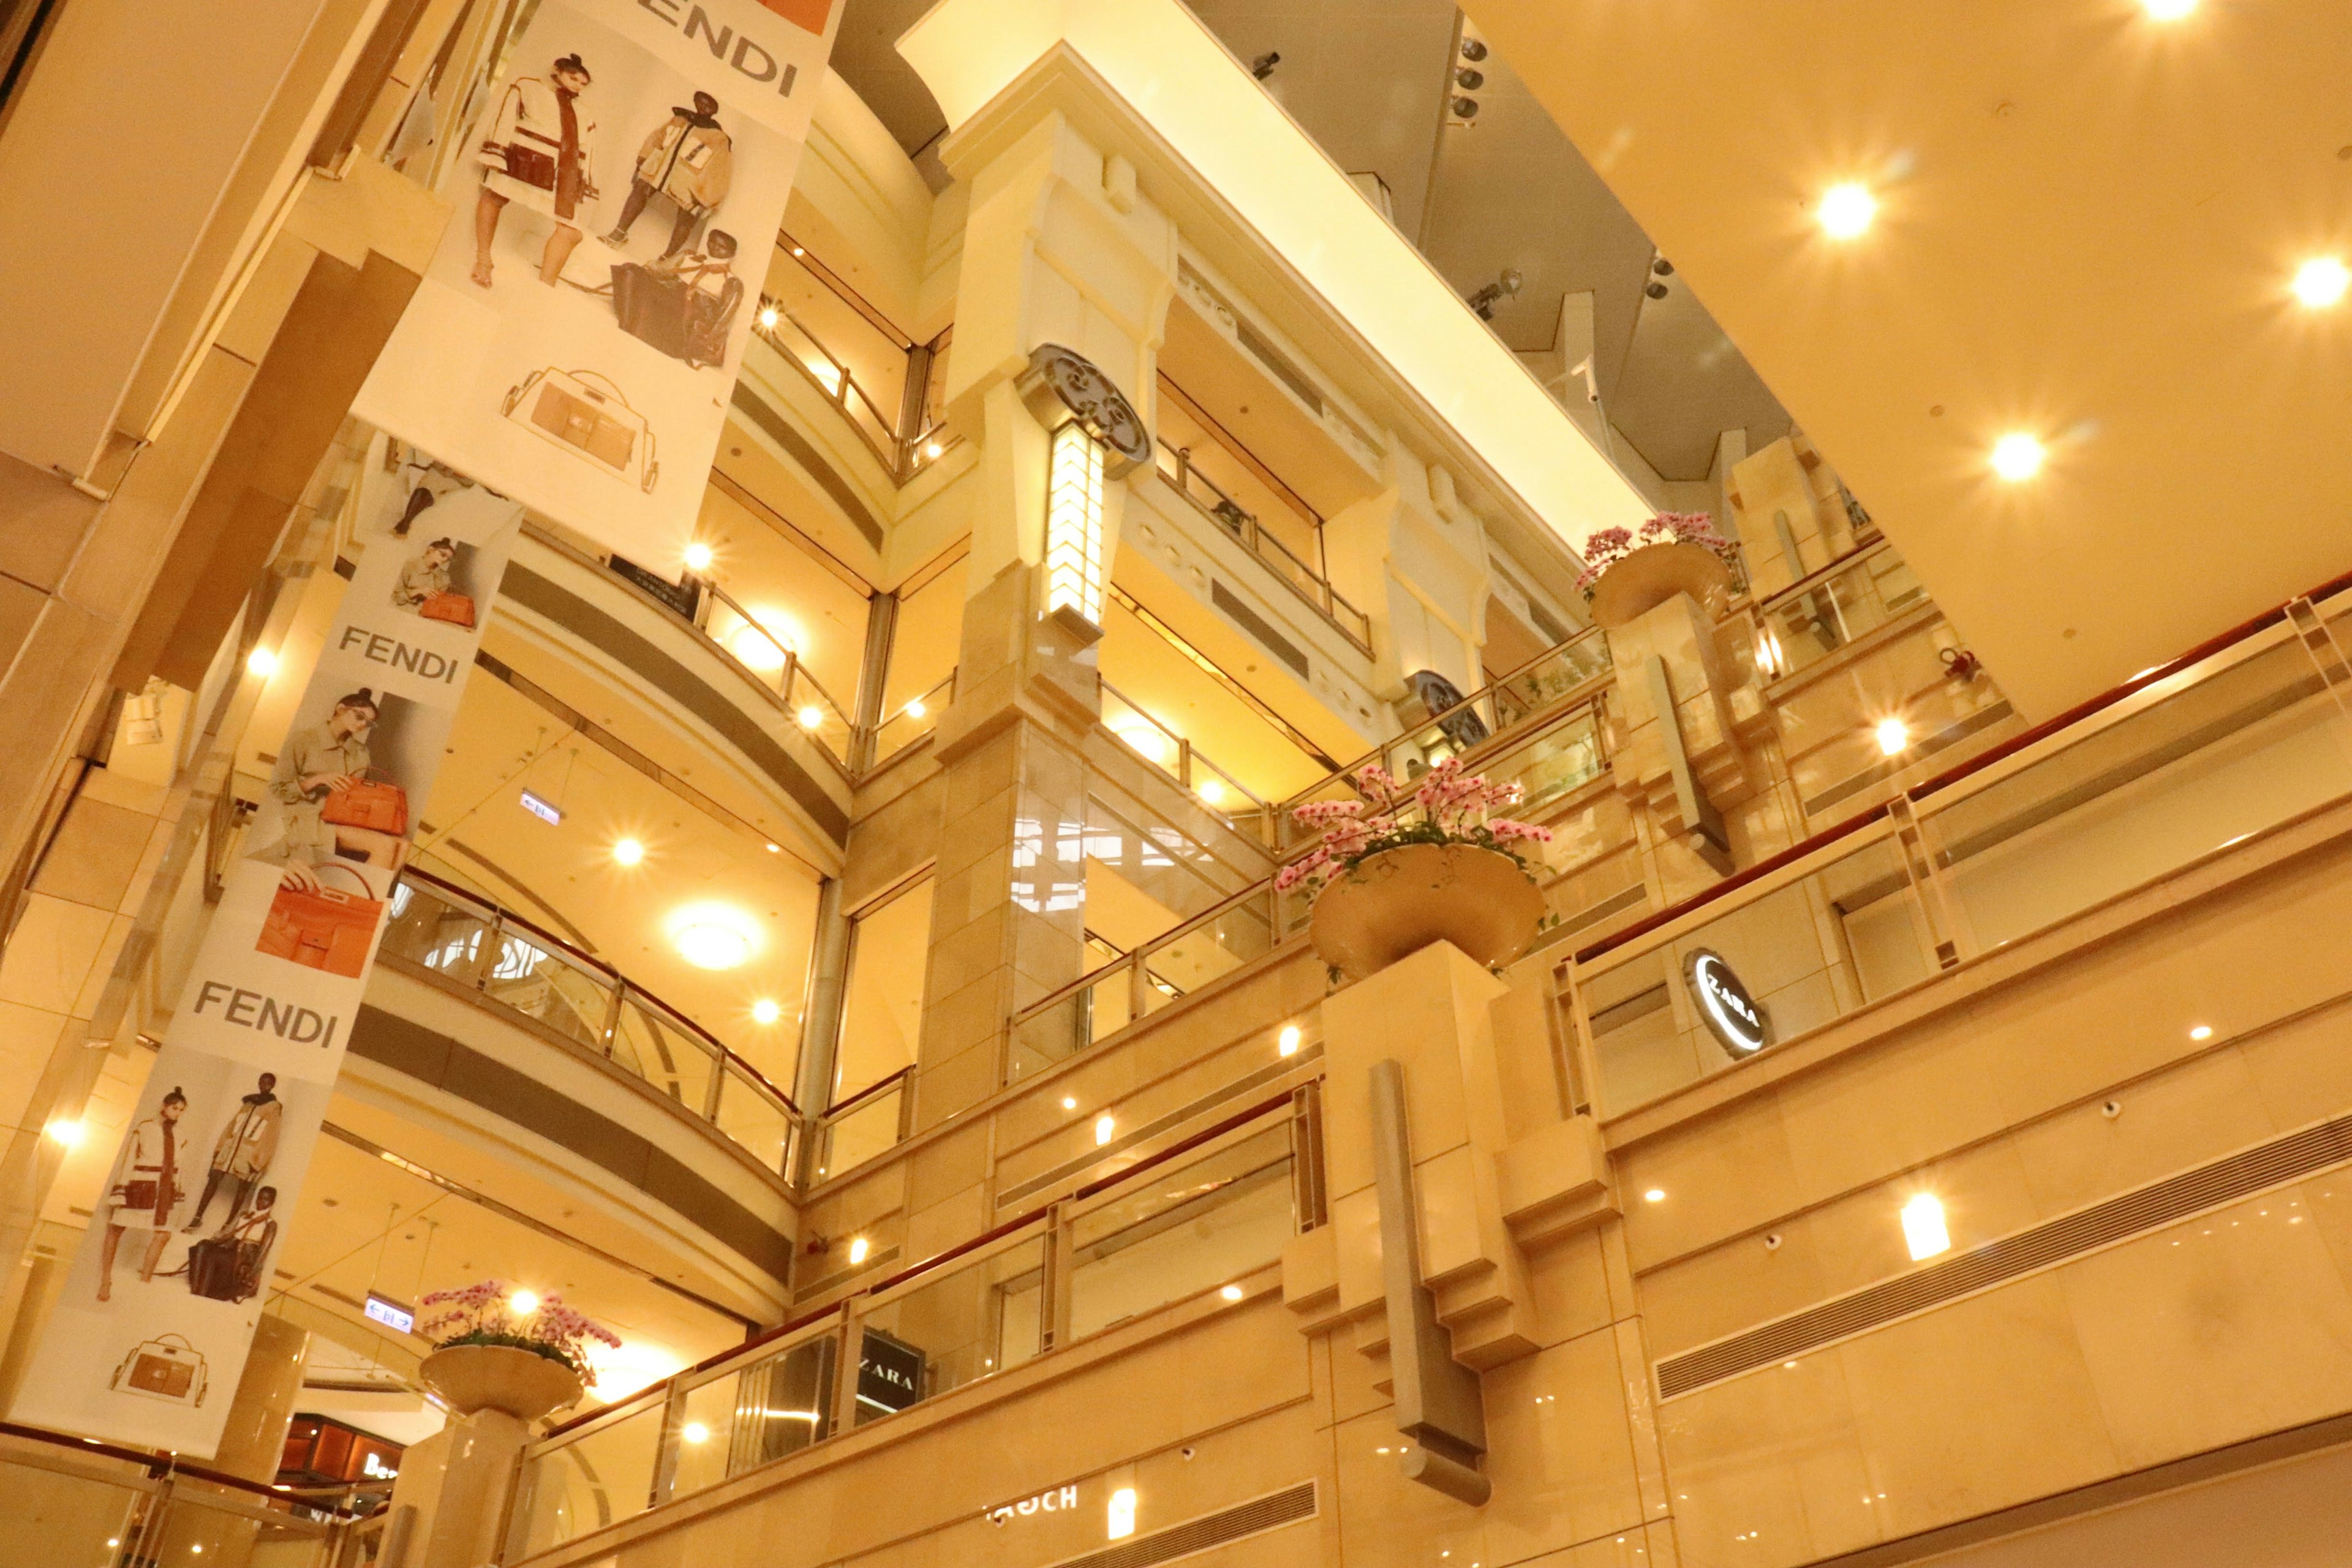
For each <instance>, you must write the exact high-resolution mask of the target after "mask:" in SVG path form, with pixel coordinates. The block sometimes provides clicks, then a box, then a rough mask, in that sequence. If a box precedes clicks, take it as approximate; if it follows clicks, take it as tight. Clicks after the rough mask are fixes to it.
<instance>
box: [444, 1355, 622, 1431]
mask: <svg viewBox="0 0 2352 1568" xmlns="http://www.w3.org/2000/svg"><path fill="white" fill-rule="evenodd" d="M417 1372H418V1373H419V1374H420V1375H422V1376H423V1377H424V1379H425V1386H426V1387H427V1388H430V1389H431V1390H432V1391H433V1392H434V1393H435V1394H438V1395H440V1398H441V1403H442V1404H444V1405H447V1406H448V1407H449V1408H450V1409H452V1410H454V1411H456V1412H457V1414H458V1415H473V1414H474V1413H475V1412H476V1411H478V1410H502V1411H504V1412H506V1413H507V1414H508V1415H512V1416H514V1417H516V1418H517V1419H518V1420H522V1421H536V1420H538V1419H539V1418H540V1417H541V1416H542V1415H551V1414H552V1413H553V1412H555V1411H558V1410H562V1409H564V1408H565V1407H567V1406H569V1405H577V1404H579V1403H580V1396H581V1394H583V1393H584V1392H585V1390H584V1389H583V1386H582V1384H581V1382H580V1374H579V1373H576V1372H574V1371H572V1369H571V1368H570V1367H568V1366H566V1365H564V1364H563V1363H562V1362H560V1361H550V1360H549V1359H548V1358H547V1357H545V1356H543V1355H539V1354H536V1353H535V1352H530V1351H522V1350H517V1349H515V1348H514V1347H513V1346H511V1345H448V1346H445V1347H444V1348H442V1349H440V1350H437V1351H435V1352H433V1353H432V1354H431V1355H429V1356H426V1357H425V1362H424V1364H423V1365H421V1366H419V1367H418V1368H417Z"/></svg>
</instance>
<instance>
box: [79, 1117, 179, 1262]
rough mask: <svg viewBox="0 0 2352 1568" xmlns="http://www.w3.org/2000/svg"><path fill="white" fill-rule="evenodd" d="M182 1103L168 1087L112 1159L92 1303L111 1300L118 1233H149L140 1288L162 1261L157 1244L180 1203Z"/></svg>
mask: <svg viewBox="0 0 2352 1568" xmlns="http://www.w3.org/2000/svg"><path fill="white" fill-rule="evenodd" d="M187 1109H188V1097H187V1096H186V1095H184V1094H183V1093H181V1092H180V1090H179V1089H178V1088H177V1087H176V1086H174V1087H173V1089H172V1092H171V1093H169V1094H167V1095H165V1096H164V1097H163V1103H162V1104H160V1105H158V1106H157V1107H156V1108H155V1114H154V1115H152V1116H151V1117H149V1118H147V1120H145V1121H141V1122H137V1123H135V1124H133V1125H132V1127H131V1136H130V1137H128V1138H125V1139H124V1140H123V1141H122V1151H121V1153H119V1154H117V1155H116V1156H115V1157H114V1173H113V1175H112V1176H111V1177H110V1179H109V1180H108V1182H107V1184H106V1197H105V1200H104V1207H105V1209H106V1213H105V1215H104V1216H103V1217H104V1219H105V1221H106V1241H105V1243H104V1245H103V1246H102V1247H100V1251H99V1255H98V1299H99V1300H101V1301H110V1300H113V1299H114V1254H115V1252H116V1250H117V1249H119V1248H120V1247H121V1245H122V1233H123V1232H124V1231H126V1230H128V1229H130V1228H131V1226H134V1225H135V1226H142V1227H144V1228H146V1229H147V1230H149V1231H151V1232H152V1235H150V1236H149V1237H148V1238H147V1256H146V1257H145V1258H142V1260H141V1262H140V1265H139V1278H140V1279H141V1281H142V1283H143V1282H145V1281H148V1280H152V1279H154V1278H155V1265H156V1264H158V1263H160V1262H162V1261H163V1244H164V1243H165V1242H166V1241H169V1240H170V1239H171V1237H172V1207H173V1205H175V1204H177V1203H178V1202H179V1201H180V1195H181V1192H182V1188H181V1186H180V1143H181V1133H180V1117H181V1116H182V1114H183V1113H184V1112H185V1111H186V1110H187Z"/></svg>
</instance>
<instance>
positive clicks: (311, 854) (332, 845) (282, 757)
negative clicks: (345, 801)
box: [269, 686, 401, 892]
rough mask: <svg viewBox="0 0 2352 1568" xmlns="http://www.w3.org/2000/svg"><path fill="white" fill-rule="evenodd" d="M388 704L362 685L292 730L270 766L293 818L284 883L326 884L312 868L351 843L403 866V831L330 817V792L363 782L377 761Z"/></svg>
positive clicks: (276, 790)
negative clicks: (376, 737)
mask: <svg viewBox="0 0 2352 1568" xmlns="http://www.w3.org/2000/svg"><path fill="white" fill-rule="evenodd" d="M382 710H383V709H382V705H381V704H380V703H378V702H377V701H376V699H375V694H374V693H373V691H371V690H370V689H368V688H366V687H364V686H362V687H361V688H360V689H358V690H357V691H354V692H352V694H351V695H350V696H348V697H339V698H337V699H336V700H335V708H334V711H333V712H331V713H330V714H329V715H328V716H327V721H326V722H325V723H323V724H313V725H311V726H310V727H309V728H308V729H302V730H297V731H294V732H293V733H292V734H291V735H289V736H288V737H286V749H285V750H284V751H282V752H279V753H278V765H277V766H276V767H274V768H272V769H271V770H270V772H269V793H270V794H271V795H275V796H277V798H278V805H280V806H282V807H283V808H284V816H285V818H286V837H285V839H284V841H283V842H282V843H281V844H280V845H279V846H278V850H277V857H278V858H279V860H280V863H281V864H282V865H283V866H284V867H285V870H284V871H283V872H282V873H281V874H280V876H279V881H280V883H281V884H282V885H284V886H286V887H289V888H300V889H304V890H305V891H309V892H316V891H318V889H319V877H318V873H317V872H316V871H314V870H312V869H311V868H312V867H314V866H323V865H325V864H326V863H327V862H328V861H330V860H331V859H333V858H336V856H337V854H338V853H339V852H341V851H345V850H348V851H349V852H351V853H352V854H354V855H357V856H359V857H360V858H362V859H363V860H365V861H366V862H367V863H368V864H369V865H371V866H381V867H384V868H397V867H398V866H399V864H400V851H401V840H400V839H399V838H398V837H394V835H392V834H389V833H381V832H378V831H377V830H376V829H374V828H373V827H354V826H350V825H348V824H344V823H338V822H329V821H327V820H326V818H325V816H324V812H325V809H326V801H327V797H328V796H329V795H332V794H334V793H335V792H336V791H337V790H342V789H349V788H351V787H352V785H353V784H359V783H361V782H362V780H363V779H364V778H365V777H366V775H367V771H368V770H369V769H370V768H372V767H373V766H374V765H375V755H374V753H373V752H370V751H369V750H368V734H369V731H373V729H374V728H375V722H376V719H377V716H378V715H379V714H380V713H381V712H382Z"/></svg>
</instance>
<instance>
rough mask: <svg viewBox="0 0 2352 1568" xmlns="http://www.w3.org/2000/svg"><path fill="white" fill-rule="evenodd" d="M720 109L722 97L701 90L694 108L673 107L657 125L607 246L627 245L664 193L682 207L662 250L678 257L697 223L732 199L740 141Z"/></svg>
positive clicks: (641, 150) (640, 151)
mask: <svg viewBox="0 0 2352 1568" xmlns="http://www.w3.org/2000/svg"><path fill="white" fill-rule="evenodd" d="M718 113H719V100H717V99H715V98H713V97H711V96H710V95H709V93H707V92H698V93H696V94H695V95H694V107H693V108H691V109H682V108H678V109H672V110H670V111H669V118H668V119H667V120H665V121H662V122H661V123H660V124H659V125H656V126H655V127H654V129H653V133H652V134H651V135H649V136H647V137H646V141H645V145H644V146H642V147H640V148H638V149H637V163H636V168H635V171H634V172H633V174H632V176H631V179H630V183H629V199H628V200H627V201H625V202H624V203H622V204H621V221H620V222H618V223H616V224H614V226H613V232H612V233H610V234H608V235H606V236H605V237H604V243H605V244H607V245H609V246H611V247H613V248H614V249H615V250H617V249H619V248H620V247H622V246H624V245H626V244H627V243H628V240H629V226H631V225H632V224H634V223H635V222H636V221H637V215H638V214H639V213H642V212H644V211H645V210H646V203H647V202H649V201H651V200H653V199H654V197H655V196H656V195H661V196H664V197H667V199H668V200H669V202H670V204H671V205H673V206H675V207H677V218H676V219H675V220H673V221H672V222H671V224H670V226H669V244H668V246H667V247H665V248H664V249H663V251H662V254H663V255H664V256H676V255H677V253H678V252H679V251H681V250H684V249H685V248H686V242H687V241H688V240H689V239H691V238H693V237H694V226H695V225H696V224H698V223H699V222H701V221H702V220H703V219H704V218H706V217H708V216H709V215H710V214H711V213H712V212H713V211H715V210H717V208H718V206H719V203H721V202H723V201H725V200H726V199H727V186H728V183H729V182H730V180H732V179H733V178H734V174H735V139H734V138H733V137H731V136H730V135H728V134H727V132H725V131H724V130H723V129H721V128H720V126H719V121H718V118H717V116H718Z"/></svg>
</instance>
